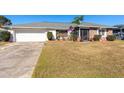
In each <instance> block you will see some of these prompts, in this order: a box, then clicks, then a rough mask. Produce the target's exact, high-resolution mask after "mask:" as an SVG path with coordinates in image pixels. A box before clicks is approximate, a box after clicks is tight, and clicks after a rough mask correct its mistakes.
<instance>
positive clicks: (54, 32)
mask: <svg viewBox="0 0 124 93" xmlns="http://www.w3.org/2000/svg"><path fill="white" fill-rule="evenodd" d="M48 32H52V33H53V39H56V30H49V31H48ZM46 36H47V33H46ZM47 40H48V39H47Z"/></svg>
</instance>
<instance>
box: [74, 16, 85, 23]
mask: <svg viewBox="0 0 124 93" xmlns="http://www.w3.org/2000/svg"><path fill="white" fill-rule="evenodd" d="M83 20H84V16H77V17H75V18H74V20H73V21H72V23H73V24H77V25H80V24H81V23H82V21H83Z"/></svg>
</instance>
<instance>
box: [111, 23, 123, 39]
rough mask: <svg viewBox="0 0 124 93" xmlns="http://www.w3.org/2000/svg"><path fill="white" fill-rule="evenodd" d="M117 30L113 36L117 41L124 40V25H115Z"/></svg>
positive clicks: (114, 30)
mask: <svg viewBox="0 0 124 93" xmlns="http://www.w3.org/2000/svg"><path fill="white" fill-rule="evenodd" d="M114 27H117V28H116V29H113V34H114V35H115V36H116V38H117V39H122V40H124V24H120V25H115V26H114Z"/></svg>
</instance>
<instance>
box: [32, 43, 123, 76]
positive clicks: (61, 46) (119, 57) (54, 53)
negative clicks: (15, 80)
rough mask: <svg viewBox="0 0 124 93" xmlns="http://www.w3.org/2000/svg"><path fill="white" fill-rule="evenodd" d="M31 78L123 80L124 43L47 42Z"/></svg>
mask: <svg viewBox="0 0 124 93" xmlns="http://www.w3.org/2000/svg"><path fill="white" fill-rule="evenodd" d="M32 77H37V78H40V77H43V78H51V77H52V78H54V77H55V78H60V77H61V78H68V77H69V78H73V77H74V78H81V77H83V78H84V77H94V78H95V77H103V78H104V77H124V41H113V42H106V43H101V42H89V43H82V42H69V41H53V42H47V43H45V46H44V48H43V50H42V54H41V55H40V57H39V61H38V63H37V65H36V68H35V70H34V73H33V76H32Z"/></svg>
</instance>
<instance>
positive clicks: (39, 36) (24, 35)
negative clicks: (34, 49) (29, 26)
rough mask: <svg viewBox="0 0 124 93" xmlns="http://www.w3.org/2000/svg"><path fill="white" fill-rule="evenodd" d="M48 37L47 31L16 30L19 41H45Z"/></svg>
mask: <svg viewBox="0 0 124 93" xmlns="http://www.w3.org/2000/svg"><path fill="white" fill-rule="evenodd" d="M45 39H46V34H45V32H35V31H34V32H32V31H28V32H27V31H26V32H16V41H17V42H43V41H45Z"/></svg>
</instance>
